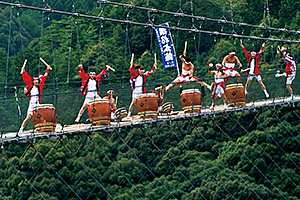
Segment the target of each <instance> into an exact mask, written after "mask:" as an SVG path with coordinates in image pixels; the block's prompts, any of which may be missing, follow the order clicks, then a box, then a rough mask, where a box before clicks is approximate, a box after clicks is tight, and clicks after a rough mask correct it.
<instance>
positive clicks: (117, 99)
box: [116, 97, 119, 107]
mask: <svg viewBox="0 0 300 200" xmlns="http://www.w3.org/2000/svg"><path fill="white" fill-rule="evenodd" d="M118 98H119V97H116V107H117V104H118Z"/></svg>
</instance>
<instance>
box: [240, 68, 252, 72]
mask: <svg viewBox="0 0 300 200" xmlns="http://www.w3.org/2000/svg"><path fill="white" fill-rule="evenodd" d="M249 70H250V68H248V69H241V72H242V73H243V72H246V71H249Z"/></svg>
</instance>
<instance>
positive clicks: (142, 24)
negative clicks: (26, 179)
mask: <svg viewBox="0 0 300 200" xmlns="http://www.w3.org/2000/svg"><path fill="white" fill-rule="evenodd" d="M0 5H6V6H14V7H17V8H25V9H30V10H38V11H44V12H51V13H56V14H62V15H68V16H73V17H82V18H88V19H94V20H103V21H110V22H117V23H123V24H127V23H128V24H132V25H138V26H144V27H157V28H168V29H169V30H181V31H189V32H196V33H200V32H201V33H205V34H209V35H222V36H227V37H233V38H246V39H252V40H266V41H274V42H285V43H298V44H300V41H297V40H282V39H276V38H265V37H257V36H244V35H239V34H233V33H220V32H218V31H204V30H199V29H196V28H194V29H189V28H181V27H176V26H170V27H164V26H161V25H155V24H149V23H141V22H133V21H129V20H119V19H112V18H104V17H97V16H92V15H85V14H80V13H70V12H65V11H60V10H53V9H46V8H39V7H34V6H26V5H23V4H14V3H8V2H4V1H0ZM263 29H265V27H263ZM299 33H300V31H299Z"/></svg>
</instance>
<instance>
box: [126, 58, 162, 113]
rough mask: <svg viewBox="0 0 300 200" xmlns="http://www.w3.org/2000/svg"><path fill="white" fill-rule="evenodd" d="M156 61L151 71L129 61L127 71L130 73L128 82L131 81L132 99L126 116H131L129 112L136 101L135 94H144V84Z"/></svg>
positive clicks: (154, 67) (154, 66) (155, 64)
mask: <svg viewBox="0 0 300 200" xmlns="http://www.w3.org/2000/svg"><path fill="white" fill-rule="evenodd" d="M156 66H157V63H154V65H153V67H152V69H151V71H150V72H149V71H146V72H145V68H144V67H143V66H141V65H135V66H133V62H130V68H129V72H130V75H131V78H130V83H131V90H132V101H131V104H130V106H129V112H128V115H127V117H128V118H129V117H130V116H131V112H132V109H133V106H134V104H135V102H136V98H137V95H139V94H145V93H146V89H145V84H146V81H147V78H148V76H150V75H152V73H153V72H154V70H155V69H156Z"/></svg>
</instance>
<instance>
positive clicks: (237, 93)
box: [225, 83, 246, 107]
mask: <svg viewBox="0 0 300 200" xmlns="http://www.w3.org/2000/svg"><path fill="white" fill-rule="evenodd" d="M225 93H226V97H227V104H228V106H231V107H237V106H245V101H246V95H245V89H244V86H243V85H242V84H240V83H238V84H230V85H227V86H226V92H225Z"/></svg>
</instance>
